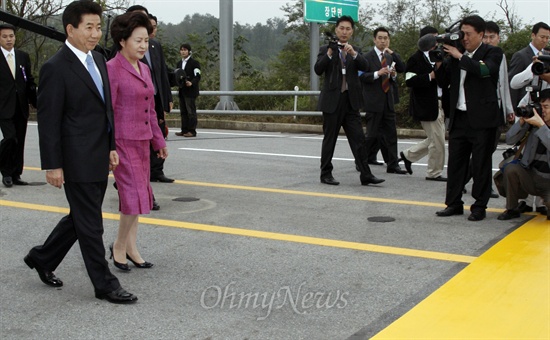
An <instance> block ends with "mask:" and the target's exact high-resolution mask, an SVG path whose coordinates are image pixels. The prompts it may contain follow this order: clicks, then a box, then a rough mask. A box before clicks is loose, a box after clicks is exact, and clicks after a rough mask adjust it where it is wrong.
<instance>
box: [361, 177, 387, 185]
mask: <svg viewBox="0 0 550 340" xmlns="http://www.w3.org/2000/svg"><path fill="white" fill-rule="evenodd" d="M385 181H386V180H385V179H381V178H378V177H375V176H374V175H369V176H366V177H361V185H369V184H380V183H382V182H385Z"/></svg>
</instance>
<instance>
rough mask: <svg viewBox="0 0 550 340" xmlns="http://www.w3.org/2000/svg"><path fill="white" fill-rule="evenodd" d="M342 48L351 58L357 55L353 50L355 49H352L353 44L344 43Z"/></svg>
mask: <svg viewBox="0 0 550 340" xmlns="http://www.w3.org/2000/svg"><path fill="white" fill-rule="evenodd" d="M342 49H343V50H344V51H346V53H347V54H349V55H351V56H352V57H353V58H355V57H356V56H357V52H355V50H354V49H353V46H351V45H350V44H348V43H345V44H344V46H343V47H342Z"/></svg>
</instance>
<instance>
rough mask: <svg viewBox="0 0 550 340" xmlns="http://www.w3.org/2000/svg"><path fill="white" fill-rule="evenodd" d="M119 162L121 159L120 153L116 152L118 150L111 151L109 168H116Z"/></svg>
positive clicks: (111, 169)
mask: <svg viewBox="0 0 550 340" xmlns="http://www.w3.org/2000/svg"><path fill="white" fill-rule="evenodd" d="M119 162H120V159H119V158H118V153H117V152H116V150H113V151H111V152H109V170H110V171H113V170H115V169H116V167H117V166H118V164H119Z"/></svg>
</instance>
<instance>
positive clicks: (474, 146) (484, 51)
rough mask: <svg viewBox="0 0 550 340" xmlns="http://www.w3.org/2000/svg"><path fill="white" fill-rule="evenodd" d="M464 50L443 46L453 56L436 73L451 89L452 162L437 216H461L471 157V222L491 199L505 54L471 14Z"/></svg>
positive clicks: (466, 24)
mask: <svg viewBox="0 0 550 340" xmlns="http://www.w3.org/2000/svg"><path fill="white" fill-rule="evenodd" d="M460 29H461V31H462V32H463V33H464V38H463V39H462V40H461V43H462V46H461V47H460V48H457V47H455V46H452V45H447V44H445V45H444V49H445V51H446V52H447V53H448V54H449V55H450V58H449V59H447V60H446V61H445V62H444V63H443V65H441V67H439V68H438V69H437V70H436V79H437V81H438V84H439V86H440V87H442V88H446V87H448V86H450V122H449V163H448V168H447V175H448V181H447V194H446V197H445V204H446V205H447V208H446V209H444V210H441V211H438V212H437V215H438V216H452V215H462V214H463V213H464V202H463V201H462V189H463V188H464V181H465V179H466V176H467V175H468V165H469V159H470V156H471V157H472V161H471V163H472V164H471V168H472V177H473V179H474V184H473V187H472V196H473V197H474V199H475V202H474V204H472V206H471V207H470V212H471V214H470V216H469V217H468V220H470V221H480V220H482V219H484V218H485V216H486V212H485V211H486V209H487V202H488V201H489V197H490V195H491V182H492V154H493V150H494V144H495V134H496V129H497V128H498V126H499V125H500V124H501V123H502V114H501V112H500V108H499V104H498V97H497V83H498V73H499V68H500V63H501V62H502V56H503V53H502V50H501V49H500V48H498V47H494V46H490V45H486V44H484V43H483V42H482V39H483V35H484V34H485V21H484V20H483V19H482V18H481V17H479V16H477V15H472V16H468V17H465V18H464V19H462V21H461V24H460Z"/></svg>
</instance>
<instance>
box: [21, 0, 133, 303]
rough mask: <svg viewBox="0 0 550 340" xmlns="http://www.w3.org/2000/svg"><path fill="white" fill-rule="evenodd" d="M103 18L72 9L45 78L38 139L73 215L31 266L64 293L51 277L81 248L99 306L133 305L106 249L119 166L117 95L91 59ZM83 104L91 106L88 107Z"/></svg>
mask: <svg viewBox="0 0 550 340" xmlns="http://www.w3.org/2000/svg"><path fill="white" fill-rule="evenodd" d="M101 13H102V9H101V6H100V5H99V4H97V3H96V2H93V1H74V2H72V3H70V4H69V5H68V6H67V7H66V9H65V11H64V12H63V26H64V27H65V33H66V35H67V40H66V42H65V44H64V45H63V47H62V48H61V49H60V50H59V51H58V52H57V53H56V54H55V55H54V56H53V57H52V58H51V59H49V60H48V61H47V62H46V63H45V64H44V65H43V66H42V68H41V70H40V86H39V87H38V133H39V142H40V157H41V161H42V169H43V170H46V180H47V182H48V183H49V184H51V185H53V186H55V187H57V188H61V186H63V187H64V189H65V195H66V197H67V201H68V202H69V207H70V212H69V215H67V216H65V217H63V218H62V219H61V220H60V221H59V223H58V224H57V226H56V227H55V228H54V230H53V231H52V233H51V234H50V236H49V237H48V238H47V239H46V241H45V242H44V244H43V245H41V246H36V247H34V248H32V249H31V250H30V251H29V253H28V255H27V256H25V263H26V264H27V265H28V266H29V267H30V268H31V269H32V268H35V269H36V271H37V272H38V275H39V277H40V279H41V280H42V282H44V283H45V284H47V285H50V286H53V287H61V286H62V285H63V282H62V281H61V280H60V279H58V278H57V277H56V276H55V275H54V273H53V271H54V270H55V269H56V268H57V267H58V266H59V264H60V263H61V261H62V260H63V258H64V257H65V255H66V254H67V253H68V252H69V250H70V249H71V247H72V246H73V244H74V243H75V242H76V241H78V243H79V245H80V251H81V252H82V257H83V259H84V264H85V266H86V270H87V271H88V275H89V276H90V279H91V281H92V284H93V286H94V290H95V296H96V298H98V299H106V300H107V301H109V302H112V303H133V302H135V301H137V297H136V296H135V295H133V294H131V293H128V292H127V291H126V290H124V289H123V288H122V287H121V286H120V283H119V281H118V279H117V278H116V277H115V276H114V275H113V274H112V273H111V272H110V270H109V267H108V264H107V261H106V260H105V247H104V245H103V218H102V212H101V205H102V203H103V198H104V196H105V190H106V188H107V177H108V175H109V169H113V168H115V167H116V166H117V165H118V154H117V153H116V150H115V141H114V126H113V110H112V105H111V91H110V87H109V79H108V77H107V66H106V64H105V59H104V57H103V56H102V55H101V54H99V53H97V52H95V51H92V50H93V49H94V47H95V46H96V45H97V43H98V42H99V40H100V39H101V34H102V33H101ZM83 103H85V105H83Z"/></svg>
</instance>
